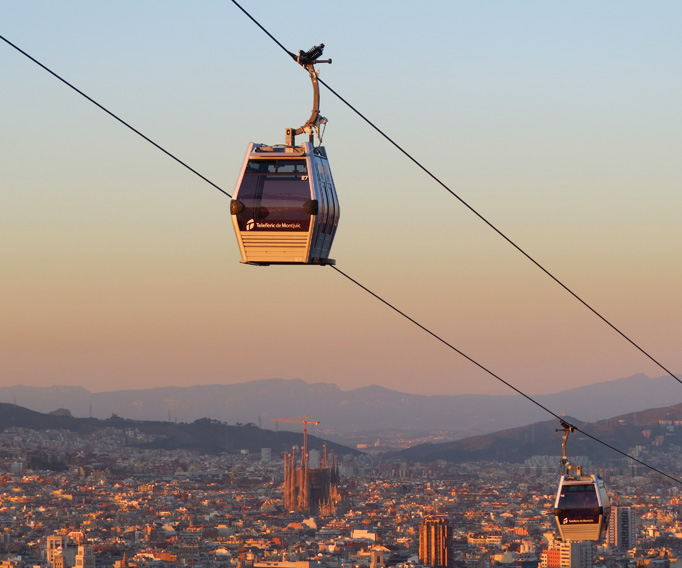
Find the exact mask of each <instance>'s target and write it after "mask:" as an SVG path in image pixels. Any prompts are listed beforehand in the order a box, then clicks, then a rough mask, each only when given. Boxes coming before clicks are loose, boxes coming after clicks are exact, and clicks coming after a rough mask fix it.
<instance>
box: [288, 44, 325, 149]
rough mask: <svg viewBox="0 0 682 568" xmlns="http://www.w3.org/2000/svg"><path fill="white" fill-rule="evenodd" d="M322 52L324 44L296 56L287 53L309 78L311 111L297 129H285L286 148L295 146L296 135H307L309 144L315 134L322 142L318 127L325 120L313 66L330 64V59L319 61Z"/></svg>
mask: <svg viewBox="0 0 682 568" xmlns="http://www.w3.org/2000/svg"><path fill="white" fill-rule="evenodd" d="M323 50H324V44H323V43H321V44H320V45H316V46H314V47H311V48H310V49H309V50H308V51H303V50H300V51H299V52H298V55H295V54H293V53H289V55H291V57H292V58H293V59H295V60H296V62H297V63H298V64H299V65H301V66H302V67H305V69H306V70H307V71H308V75H309V76H310V80H311V82H312V84H313V110H312V113H311V114H310V118H309V119H308V120H307V121H306V122H305V124H304V125H303V126H301V127H299V128H287V129H286V146H287V147H292V148H293V147H294V146H295V145H296V135H297V134H303V133H307V134H308V135H309V140H310V142H313V141H314V138H315V134H317V138H318V140H319V141H320V142H322V135H321V134H320V126H323V125H325V124H327V119H326V118H325V117H323V116H322V115H320V85H319V83H318V81H317V70H316V69H315V64H317V63H331V62H332V60H331V59H319V58H320V57H321V56H322V51H323Z"/></svg>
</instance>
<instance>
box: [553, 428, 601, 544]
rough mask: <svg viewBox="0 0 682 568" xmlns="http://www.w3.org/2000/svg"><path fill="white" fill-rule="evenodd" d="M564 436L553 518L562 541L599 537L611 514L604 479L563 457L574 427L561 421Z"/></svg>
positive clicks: (597, 538) (598, 538) (599, 538)
mask: <svg viewBox="0 0 682 568" xmlns="http://www.w3.org/2000/svg"><path fill="white" fill-rule="evenodd" d="M561 424H562V426H563V431H564V438H563V443H562V448H563V459H562V460H561V464H562V466H563V468H564V475H562V476H561V481H560V482H559V490H558V491H557V496H556V500H555V501H554V517H555V518H556V522H557V527H558V528H559V533H560V534H561V538H562V539H563V540H574V541H582V540H601V539H602V538H603V537H604V534H605V532H606V529H607V527H608V523H609V517H610V515H611V501H610V499H609V495H608V493H607V491H606V485H605V484H604V480H603V479H602V478H601V477H600V476H599V475H582V468H581V466H573V465H571V464H570V462H569V461H568V459H567V457H566V440H567V439H568V435H569V433H571V432H572V431H573V429H574V427H573V426H571V425H569V424H568V423H566V422H563V421H562V423H561Z"/></svg>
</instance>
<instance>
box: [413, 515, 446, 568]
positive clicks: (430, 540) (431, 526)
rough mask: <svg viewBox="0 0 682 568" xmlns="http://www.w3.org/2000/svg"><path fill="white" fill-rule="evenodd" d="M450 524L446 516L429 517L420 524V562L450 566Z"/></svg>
mask: <svg viewBox="0 0 682 568" xmlns="http://www.w3.org/2000/svg"><path fill="white" fill-rule="evenodd" d="M450 538H451V533H450V524H449V523H448V520H447V519H446V518H445V517H427V518H426V519H424V521H423V522H422V523H421V524H420V525H419V562H421V563H422V564H424V565H425V566H449V564H450Z"/></svg>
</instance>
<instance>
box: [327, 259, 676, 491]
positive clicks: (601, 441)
mask: <svg viewBox="0 0 682 568" xmlns="http://www.w3.org/2000/svg"><path fill="white" fill-rule="evenodd" d="M330 266H331V267H332V268H333V269H334V270H336V271H337V272H338V273H339V274H341V275H342V276H344V277H345V278H347V279H348V280H350V281H351V282H352V283H353V284H355V285H356V286H358V287H359V288H361V289H362V290H364V291H365V292H367V293H368V294H369V295H370V296H373V297H374V298H376V299H377V300H379V301H380V302H381V303H383V304H385V305H386V306H388V307H389V308H391V309H392V310H393V311H394V312H396V313H397V314H399V315H401V316H402V317H403V318H405V319H406V320H408V321H409V322H410V323H412V324H414V325H416V326H417V327H418V328H419V329H421V330H422V331H424V332H426V333H428V334H429V335H430V336H431V337H433V338H434V339H437V340H438V341H440V342H441V343H442V344H443V345H445V346H446V347H449V348H450V349H452V350H453V351H454V352H455V353H457V354H459V355H461V356H462V357H464V358H465V359H466V360H467V361H469V362H470V363H472V364H474V365H475V366H476V367H478V368H479V369H481V370H482V371H484V372H485V373H487V374H488V375H490V376H491V377H493V378H495V379H497V380H498V381H500V382H501V383H503V384H504V385H506V386H508V387H509V388H510V389H512V390H513V391H514V392H516V393H517V394H520V395H521V396H522V397H524V398H525V399H526V400H528V401H530V402H532V403H533V404H534V405H536V406H538V407H539V408H541V409H542V410H544V411H545V412H547V413H548V414H551V415H552V416H553V417H554V418H556V419H558V420H559V421H560V422H562V423H565V424H568V425H569V426H570V427H571V428H573V429H574V430H575V431H576V432H580V433H581V434H584V435H585V436H587V437H588V438H590V439H591V440H593V441H595V442H597V443H599V444H601V445H603V446H605V447H607V448H609V449H611V450H613V451H614V452H616V453H619V454H620V455H622V456H624V457H626V458H630V459H631V460H633V461H636V462H637V463H639V464H640V465H643V466H644V467H646V468H648V469H650V470H652V471H655V472H656V473H659V474H660V475H662V476H664V477H667V478H668V479H671V480H672V481H674V482H675V483H679V484H680V485H682V480H680V479H678V478H676V477H674V476H672V475H669V474H667V473H665V472H664V471H661V470H660V469H657V468H656V467H654V466H652V465H649V464H647V463H645V462H643V461H641V460H639V459H637V458H635V457H633V456H631V455H629V454H627V453H626V452H624V451H622V450H619V449H618V448H616V447H614V446H612V445H611V444H609V443H608V442H604V441H603V440H600V439H599V438H597V437H596V436H593V435H592V434H589V433H588V432H585V431H584V430H582V429H581V428H579V427H578V426H575V425H573V424H569V423H568V422H566V419H565V417H562V416H559V415H558V414H556V413H555V412H553V411H552V410H550V409H549V408H547V407H546V406H544V405H543V404H542V403H540V402H538V401H537V400H535V399H534V398H533V397H531V396H530V395H527V394H526V393H524V392H523V391H522V390H520V389H518V388H516V387H515V386H514V385H512V384H511V383H510V382H508V381H506V380H504V379H503V378H502V377H500V376H499V375H498V374H496V373H494V372H493V371H491V370H490V369H489V368H488V367H486V366H485V365H483V364H481V363H479V362H478V361H476V360H475V359H473V358H472V357H470V356H469V355H467V354H466V353H464V352H463V351H461V350H460V349H458V348H457V347H455V346H454V345H452V344H451V343H449V342H447V341H446V340H445V339H443V338H442V337H440V336H439V335H437V334H436V333H434V332H433V331H431V330H430V329H429V328H427V327H426V326H424V325H422V324H420V323H419V322H418V321H417V320H415V319H414V318H412V317H410V316H409V315H407V314H406V313H405V312H403V311H401V310H400V309H398V308H397V307H396V306H394V305H393V304H391V303H390V302H388V301H387V300H385V299H384V298H382V297H381V296H380V295H379V294H376V293H375V292H373V291H372V290H370V289H369V288H367V287H366V286H364V285H363V284H361V283H360V282H358V281H357V280H355V279H354V278H352V277H350V276H349V275H348V274H346V273H345V272H343V271H342V270H341V269H340V268H338V267H337V266H335V265H330Z"/></svg>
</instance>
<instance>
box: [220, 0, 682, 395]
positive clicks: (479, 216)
mask: <svg viewBox="0 0 682 568" xmlns="http://www.w3.org/2000/svg"><path fill="white" fill-rule="evenodd" d="M231 1H232V3H233V4H234V5H235V6H237V8H239V9H240V10H241V11H242V12H243V13H244V14H246V16H247V17H248V18H249V19H250V20H251V21H252V22H253V23H255V24H256V25H257V26H258V27H259V28H260V29H261V30H262V31H263V32H265V34H266V35H267V36H268V37H269V38H270V39H272V40H273V41H274V42H275V43H276V44H277V45H278V46H279V47H280V48H282V50H284V51H285V52H286V53H288V54H289V55H290V56H291V57H293V58H294V59H295V58H296V56H295V55H294V54H293V53H291V52H290V51H289V50H287V49H286V48H285V47H284V46H283V45H282V44H281V43H280V42H279V41H278V40H277V39H276V38H275V37H274V36H273V35H272V34H271V33H270V32H269V31H268V30H266V29H265V28H264V27H263V26H262V25H261V24H260V23H259V22H258V21H257V20H256V19H255V18H254V17H253V16H251V14H249V13H248V12H247V11H246V10H245V9H244V8H242V7H241V6H240V5H239V3H237V1H236V0H231ZM317 80H318V81H319V82H320V83H321V84H322V85H324V86H325V87H326V88H327V89H328V90H329V92H331V93H332V94H333V95H334V96H336V97H337V98H338V99H339V100H340V101H341V102H342V103H343V104H345V105H346V106H347V107H348V108H349V109H350V110H352V111H353V112H354V113H355V114H357V115H358V116H359V117H360V118H361V119H362V120H364V121H365V122H366V123H367V124H368V125H369V126H370V127H372V128H373V129H374V130H375V131H376V132H377V133H379V134H380V135H381V136H382V137H383V138H385V139H386V140H387V141H388V142H389V143H390V144H391V145H393V146H394V147H395V148H396V149H397V150H398V151H399V152H400V153H402V154H403V155H404V156H405V157H406V158H408V159H409V160H410V161H411V162H412V163H413V164H415V165H416V166H417V167H418V168H419V169H420V170H422V171H423V172H424V173H425V174H426V175H427V176H429V177H430V178H431V179H432V180H434V181H435V182H436V183H437V184H438V185H440V186H441V187H442V188H443V189H445V190H446V191H447V192H448V193H449V194H450V195H452V196H453V197H454V198H455V199H457V200H458V201H459V202H460V203H461V204H462V205H464V206H465V207H466V208H467V209H468V210H469V211H471V212H472V213H473V214H474V215H475V216H476V217H478V218H479V219H480V220H481V221H483V222H484V223H485V224H486V225H487V226H488V227H489V228H490V229H492V230H493V231H494V232H495V233H497V234H498V235H499V236H500V237H502V238H503V239H504V240H505V241H507V243H508V244H510V245H511V246H512V247H513V248H515V249H516V250H517V252H519V253H521V254H522V255H523V256H524V257H526V259H528V260H529V261H530V262H531V263H533V264H534V265H535V266H536V267H537V268H539V269H540V270H541V271H542V272H544V273H545V275H546V276H548V277H549V278H551V279H552V280H553V281H554V282H555V283H556V284H558V285H559V286H561V288H563V289H564V290H565V291H566V292H568V293H569V294H570V295H571V296H573V298H575V299H576V300H577V301H578V302H580V303H581V304H582V305H583V306H584V307H586V308H587V309H588V310H589V311H591V312H592V313H593V314H594V315H595V316H597V317H598V318H599V319H600V320H601V321H602V322H604V323H605V324H606V325H607V326H609V327H610V328H611V329H612V330H613V331H615V332H616V333H617V334H618V335H620V336H621V337H622V338H623V339H625V340H626V341H627V342H628V343H630V345H632V346H633V347H634V348H635V349H637V350H638V351H639V352H640V353H642V354H643V355H644V356H645V357H647V358H648V359H649V360H650V361H652V362H653V363H654V364H655V365H657V366H658V367H659V368H660V369H662V370H663V371H665V372H666V373H667V374H668V375H670V376H671V377H672V378H673V379H675V380H676V381H677V382H678V383H680V384H682V379H680V378H678V377H677V376H676V375H675V374H674V373H673V372H672V371H671V370H669V369H668V368H667V367H666V366H665V365H663V363H661V362H660V361H658V360H657V359H656V358H654V357H653V355H651V354H649V352H648V351H646V350H645V349H644V348H643V347H641V346H640V345H639V344H638V343H636V342H635V341H634V340H633V339H631V338H630V337H629V336H628V335H626V334H625V333H624V332H622V331H621V330H620V329H619V328H618V327H616V325H615V324H613V323H611V322H610V321H609V320H608V319H606V317H605V316H603V315H602V314H601V313H600V312H598V311H597V310H596V309H595V308H593V307H592V306H591V305H590V304H588V303H587V302H586V301H585V300H583V299H582V298H581V297H580V296H578V294H577V293H575V292H574V291H573V290H571V289H570V288H569V287H568V286H567V285H566V284H564V283H563V282H562V281H561V280H559V279H558V278H557V277H556V276H554V275H553V274H552V273H551V272H550V271H549V270H548V269H546V268H545V267H544V266H543V265H542V264H540V263H539V262H538V261H537V260H535V259H534V258H533V257H532V256H531V255H530V254H529V253H527V252H526V251H525V250H524V249H523V248H521V246H520V245H518V244H516V242H514V241H513V240H512V239H511V238H510V237H508V236H507V235H506V234H505V233H503V232H502V230H501V229H498V228H497V227H496V226H495V225H494V224H493V223H492V222H491V221H489V220H488V219H486V218H485V217H484V216H483V214H482V213H479V211H477V210H476V209H475V208H474V207H473V206H472V205H470V204H469V203H467V202H466V201H465V200H464V199H463V198H462V197H461V196H459V195H458V194H457V193H455V192H454V191H453V190H452V189H450V187H448V186H447V185H446V184H445V183H444V182H443V181H441V180H440V179H439V178H438V177H437V176H436V175H435V174H434V173H432V172H431V171H430V170H429V169H428V168H427V167H426V166H424V165H423V164H422V163H421V162H419V161H418V160H417V159H416V158H414V157H413V156H412V155H411V154H410V153H409V152H407V150H405V149H404V148H403V147H402V146H400V145H399V144H398V143H397V142H395V141H394V140H393V139H392V138H391V137H390V136H388V134H386V133H385V132H384V131H383V130H381V129H380V128H379V127H378V126H377V125H376V124H374V123H373V122H372V121H371V120H369V119H368V118H367V117H366V116H365V115H364V114H362V113H361V112H360V111H359V110H358V109H356V108H355V107H354V106H353V105H352V104H350V103H349V102H348V101H347V100H346V99H345V98H343V97H342V96H341V95H340V94H339V93H337V92H336V91H335V90H334V89H333V88H332V87H330V86H329V85H328V84H327V83H326V82H325V81H323V80H322V79H321V78H319V77H318V78H317Z"/></svg>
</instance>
